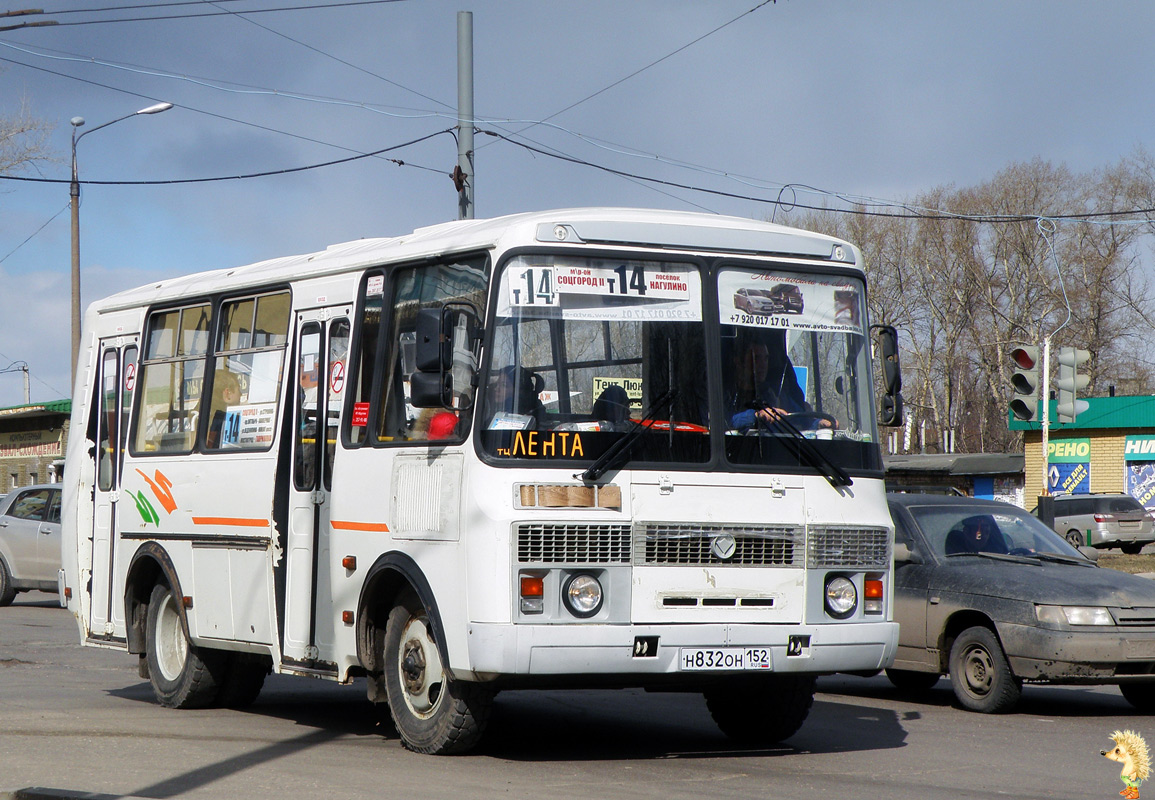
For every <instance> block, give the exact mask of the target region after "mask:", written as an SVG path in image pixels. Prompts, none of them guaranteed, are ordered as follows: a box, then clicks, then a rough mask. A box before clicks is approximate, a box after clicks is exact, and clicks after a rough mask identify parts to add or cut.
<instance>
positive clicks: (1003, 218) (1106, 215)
mask: <svg viewBox="0 0 1155 800" xmlns="http://www.w3.org/2000/svg"><path fill="white" fill-rule="evenodd" d="M478 133H483V134H486V135H488V136H495V137H497V138H498V139H502V140H504V141H506V142H508V143H509V144H512V145H515V146H517V147H520V148H522V149H525V150H529V151H530V152H533V153H537V154H538V155H542V156H546V157H547V158H554V159H557V160H559V161H565V162H567V163H570V164H577V165H579V166H583V167H589V168H591V169H596V170H600V171H602V172H606V173H609V174H611V175H617V176H619V177H622V178H627V179H630V180H638V181H644V182H646V183H653V184H657V185H660V186H668V187H671V188H675V189H685V190H687V191H692V192H702V193H704V194H711V195H715V196H718V197H728V198H732V199H735V200H748V201H750V202H754V203H762V204H766V205H782V204H783V201H782V199H781V192H780V193H779V195H778V197H776V198H774V199H771V198H768V197H758V196H756V195H747V194H738V193H737V192H727V191H723V190H721V189H710V188H707V187H704V186H692V185H690V184H686V183H679V182H677V181H670V180H665V179H663V178H654V177H651V176H648V175H639V174H637V173H633V172H626V171H625V170H620V169H615V168H613V167H607V166H605V165H604V164H595V163H594V162H592V161H586V160H583V159H580V158H575V157H573V156H567V155H561V154H558V153H551V152H549V151H546V150H543V149H541V148H538V147H534V146H532V145H528V144H525V143H524V142H518V141H515V140H514V139H512V138H510V137H508V136H506V135H504V134H501V133H498V132H497V131H490V130H478ZM792 185H793V184H788V185H787V186H786V187H784V188H785V189H789V188H790V186H792ZM825 194H827V195H828V196H831V197H835V196H836V195H834V193H830V192H826V193H825ZM789 205H790V206H791V207H793V208H804V209H807V210H809V211H825V212H829V213H833V214H852V215H858V216H867V217H896V218H900V219H927V220H959V221H965V222H985V223H1014V222H1034V221H1036V220H1039V219H1048V220H1054V221H1093V220H1096V219H1116V220H1122V219H1123V218H1125V217H1133V216H1138V215H1151V214H1155V208H1137V209H1132V210H1130V211H1094V212H1086V213H1080V214H1025V213H1024V214H954V213H950V212H946V211H939V210H924V211H910V210H908V211H907V213H905V214H898V213H894V212H890V211H871V210H867V209H866V208H831V207H829V206H818V205H808V204H806V203H799V202H797V201H791V202H790V203H789ZM894 205H895V206H897V207H902V208H905V207H906V206H904V205H902V204H897V203H896V204H894ZM1137 221H1141V222H1151V221H1153V220H1150V219H1145V220H1137Z"/></svg>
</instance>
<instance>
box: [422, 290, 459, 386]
mask: <svg viewBox="0 0 1155 800" xmlns="http://www.w3.org/2000/svg"><path fill="white" fill-rule="evenodd" d="M452 316H453V315H452V313H451V312H450V311H449V309H448V308H445V307H444V306H442V307H440V308H422V309H420V310H418V312H417V351H416V360H417V370H418V372H441V371H442V370H446V369H449V367H450V365H452V363H453V320H452Z"/></svg>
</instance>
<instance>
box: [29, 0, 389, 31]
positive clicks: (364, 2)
mask: <svg viewBox="0 0 1155 800" xmlns="http://www.w3.org/2000/svg"><path fill="white" fill-rule="evenodd" d="M226 1H227V0H226ZM401 2H405V0H341V1H340V2H335V3H312V4H310V5H306V6H279V7H277V8H252V9H246V10H244V11H237V12H233V11H205V12H203V13H198V14H167V15H160V16H153V17H115V18H112V19H85V20H77V21H76V22H56V23H55V24H57V25H60V26H61V27H64V26H70V25H105V24H110V23H119V22H153V21H156V20H171V19H196V18H199V17H223V16H228V15H230V14H233V13H237V14H270V13H274V12H283V11H315V10H317V9H332V8H345V7H349V6H376V5H384V4H386V3H401ZM170 5H203V3H201V2H197V3H155V4H149V5H140V6H120V7H108V8H74V9H68V10H65V11H45V12H44V14H43V15H44V16H46V17H47V16H51V15H57V14H81V13H87V14H91V13H96V12H106V11H120V10H135V9H138V8H143V9H148V8H164V7H166V6H170Z"/></svg>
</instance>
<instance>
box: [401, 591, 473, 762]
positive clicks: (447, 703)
mask: <svg viewBox="0 0 1155 800" xmlns="http://www.w3.org/2000/svg"><path fill="white" fill-rule="evenodd" d="M381 663H382V665H383V666H384V673H385V693H386V696H387V697H388V699H389V711H390V713H391V714H392V716H393V724H394V725H395V726H396V728H397V732H398V733H399V734H400V736H401V743H402V744H403V745H405V747H407V748H408V749H410V750H412V751H414V752H416V753H425V754H429V755H448V754H451V753H463V752H465V751H466V750H469V749H470V748H472V747H473V746H474V745H476V744H477V742H478V740H480V739H481V735H482V733H483V732H484V730H485V725H486V723H487V722H488V721H489V712H490V710H491V709H492V707H493V692H492V690H490V689H489V688H488V687H485V686H482V685H481V684H477V683H471V682H466V681H457V680H453V679H452V678H451V677H450V676H449V674H448V671H447V670H446V668H445V666H444V665H443V664H442V661H441V654H440V651H439V650H438V648H437V642H436V640H435V638H434V634H433V626H432V625H431V624H430V621H429V614H428V612H427V611H426V610H425V607H424V606H423V605H422V604H421V601H420V600H419V599H418V597H417V595H416V594H415V593H414V592H413V591H412V590H406V591H405V592H403V593H402V594H401V596H400V597H398V599H397V603H396V605H394V607H393V609H392V611H390V612H389V619H388V621H387V622H386V624H385V637H384V645H383V652H382V660H381Z"/></svg>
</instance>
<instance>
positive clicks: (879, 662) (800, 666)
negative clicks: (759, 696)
mask: <svg viewBox="0 0 1155 800" xmlns="http://www.w3.org/2000/svg"><path fill="white" fill-rule="evenodd" d="M897 644H898V623H896V622H867V623H842V624H829V625H750V624H746V625H709V624H699V625H525V624H517V625H506V624H485V623H473V624H471V625H470V630H469V657H470V667H469V668H468V671H472V672H473V673H474V674H475V675H477V676H482V675H485V676H512V675H524V676H536V675H542V676H545V675H638V676H644V675H655V676H657V675H675V674H690V673H691V672H697V670H687V669H684V663H683V662H684V660H685V659H684V658H683V656H684V655H685V654H687V653H689V652H690V651H694V650H702V649H714V650H718V649H728V650H731V651H733V650H740V649H747V648H760V649H768V650H769V651H770V667H769V669H768V670H767V669H765V668H764V667H763V668H762V669H761V670H755V671H763V672H766V671H770V672H790V673H815V674H817V673H827V674H828V673H834V672H870V671H875V670H880V669H883V668H885V667H888V666H890V665H891V663H893V661H894V654H895V648H896V647H897ZM455 671H457V670H456V669H455ZM722 671H724V670H722ZM746 672H748V673H749V674H753V672H754V671H750V670H746ZM715 674H716V673H715Z"/></svg>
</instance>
